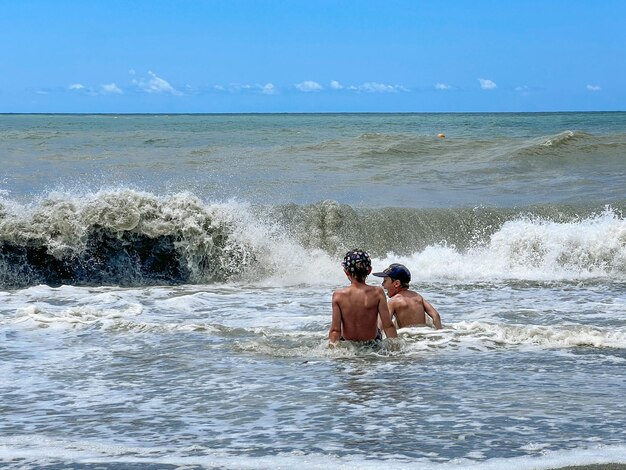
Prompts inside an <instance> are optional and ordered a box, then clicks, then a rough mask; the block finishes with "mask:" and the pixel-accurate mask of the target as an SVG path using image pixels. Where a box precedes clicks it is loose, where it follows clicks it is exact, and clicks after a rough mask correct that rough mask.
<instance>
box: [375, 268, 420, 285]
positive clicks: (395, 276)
mask: <svg viewBox="0 0 626 470" xmlns="http://www.w3.org/2000/svg"><path fill="white" fill-rule="evenodd" d="M372 276H378V277H388V278H390V279H391V280H392V281H400V285H401V286H402V287H407V288H408V287H409V283H410V282H411V271H409V270H408V268H407V267H406V266H405V265H403V264H400V263H393V264H390V265H389V267H388V268H387V269H385V270H384V271H383V272H380V273H372Z"/></svg>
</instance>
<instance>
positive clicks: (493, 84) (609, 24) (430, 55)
mask: <svg viewBox="0 0 626 470" xmlns="http://www.w3.org/2000/svg"><path fill="white" fill-rule="evenodd" d="M0 7H1V10H0V11H1V15H0V38H1V40H0V112H5V113H6V112H79V113H90V112H105V113H108V112H111V113H115V112H120V113H128V112H147V113H150V112H163V113H168V112H171V113H180V112H192V113H196V112H206V113H212V112H455V111H459V112H464V111H476V112H482V111H577V110H581V111H604V110H626V79H625V78H624V77H626V59H625V58H626V20H625V18H626V1H623V0H596V1H579V0H567V1H561V0H542V1H539V0H528V1H521V0H517V1H505V0H502V1H480V0H475V1H470V0H467V1H454V0H451V1H443V0H442V1H434V0H432V1H420V0H412V1H393V0H387V1H368V0H360V1H348V0H346V1H340V0H336V1H325V0H315V1H288V0H282V1H242V0H228V1H226V0H224V1H210V0H204V1H201V0H178V1H173V0H172V1H159V0H152V1H147V0H146V1H143V0H135V1H126V0H125V1H118V0H107V1H104V0H103V1H95V0H82V1H78V0H73V1H70V0H54V1H52V0H49V1H43V0H13V1H11V0H0Z"/></svg>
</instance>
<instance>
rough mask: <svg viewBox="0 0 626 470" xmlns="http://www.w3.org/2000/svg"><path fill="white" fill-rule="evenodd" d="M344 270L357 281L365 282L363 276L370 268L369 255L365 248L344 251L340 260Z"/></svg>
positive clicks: (365, 275)
mask: <svg viewBox="0 0 626 470" xmlns="http://www.w3.org/2000/svg"><path fill="white" fill-rule="evenodd" d="M341 265H342V266H343V269H344V271H345V272H346V273H347V274H348V275H349V276H350V277H354V278H355V279H356V280H357V281H360V282H365V278H366V277H367V275H368V274H369V273H370V271H371V270H372V261H371V259H370V255H368V254H367V251H365V250H359V249H354V250H350V251H348V252H347V253H346V256H344V257H343V261H342V262H341Z"/></svg>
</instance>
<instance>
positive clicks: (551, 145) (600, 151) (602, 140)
mask: <svg viewBox="0 0 626 470" xmlns="http://www.w3.org/2000/svg"><path fill="white" fill-rule="evenodd" d="M624 152H626V134H612V135H610V136H599V135H593V134H588V133H586V132H581V131H563V132H561V133H559V134H555V135H552V136H547V137H541V138H536V139H532V140H530V141H528V142H526V143H525V144H524V145H523V146H522V147H521V148H519V149H517V150H515V151H514V152H513V153H512V156H514V157H537V156H540V157H564V158H572V157H589V156H594V158H598V156H602V157H606V156H614V157H618V156H623V155H624Z"/></svg>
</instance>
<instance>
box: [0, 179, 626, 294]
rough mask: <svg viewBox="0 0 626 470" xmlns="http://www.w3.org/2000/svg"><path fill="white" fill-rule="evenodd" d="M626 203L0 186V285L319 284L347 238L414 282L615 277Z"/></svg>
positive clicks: (620, 273)
mask: <svg viewBox="0 0 626 470" xmlns="http://www.w3.org/2000/svg"><path fill="white" fill-rule="evenodd" d="M623 209H624V207H623V205H622V206H618V207H612V208H611V207H606V208H596V207H586V206H584V205H580V206H537V207H528V208H523V209H492V208H480V207H478V208H460V209H407V208H383V209H364V208H354V207H351V206H348V205H342V204H338V203H336V202H334V201H321V202H319V203H316V204H311V205H304V206H303V205H296V204H288V205H282V206H268V207H265V206H252V205H249V204H238V203H207V202H204V201H202V200H200V199H199V198H198V197H196V196H194V195H193V194H190V193H179V194H173V195H169V196H157V195H154V194H151V193H145V192H139V191H133V190H128V189H120V190H110V191H101V192H97V193H92V194H82V195H72V194H50V195H49V196H48V197H47V198H44V199H41V200H39V201H38V202H35V203H32V204H31V205H27V206H24V205H21V204H19V203H17V202H15V201H12V200H10V199H8V197H7V196H6V195H4V196H3V195H0V286H3V287H5V288H6V287H21V286H28V285H35V284H49V285H61V284H73V285H118V284H119V285H154V284H179V283H207V282H223V281H227V280H236V279H242V280H243V279H254V280H263V279H268V280H273V281H274V282H278V283H284V282H296V283H297V282H304V283H306V282H319V280H320V279H324V278H329V277H331V278H332V276H333V274H332V273H335V272H336V271H337V269H336V268H337V266H336V264H337V263H336V260H337V259H338V257H340V256H341V255H342V254H343V252H345V251H346V250H347V249H349V248H352V247H356V246H361V247H364V248H366V249H368V250H369V251H370V252H371V253H372V255H373V256H374V257H375V258H376V260H377V263H380V264H385V263H387V262H391V261H397V260H399V261H401V262H404V263H405V264H407V266H409V268H410V269H411V270H412V271H414V272H415V276H414V277H415V279H422V280H424V279H450V280H461V281H463V280H482V279H487V280H493V279H531V280H550V279H581V278H584V279H586V278H592V277H608V278H616V279H624V278H625V277H626V221H625V220H624V218H623V216H622V211H623Z"/></svg>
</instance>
